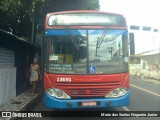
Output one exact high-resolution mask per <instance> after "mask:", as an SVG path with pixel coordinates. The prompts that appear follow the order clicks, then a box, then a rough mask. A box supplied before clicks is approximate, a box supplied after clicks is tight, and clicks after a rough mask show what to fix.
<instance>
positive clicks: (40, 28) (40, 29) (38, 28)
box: [37, 24, 44, 34]
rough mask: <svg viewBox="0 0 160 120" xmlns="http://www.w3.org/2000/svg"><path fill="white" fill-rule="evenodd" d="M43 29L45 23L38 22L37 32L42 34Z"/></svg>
mask: <svg viewBox="0 0 160 120" xmlns="http://www.w3.org/2000/svg"><path fill="white" fill-rule="evenodd" d="M42 31H44V25H42V24H38V25H37V34H40V33H41V32H42Z"/></svg>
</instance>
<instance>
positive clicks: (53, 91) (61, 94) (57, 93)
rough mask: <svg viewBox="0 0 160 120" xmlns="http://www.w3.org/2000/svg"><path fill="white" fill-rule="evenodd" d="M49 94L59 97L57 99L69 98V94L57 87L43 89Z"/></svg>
mask: <svg viewBox="0 0 160 120" xmlns="http://www.w3.org/2000/svg"><path fill="white" fill-rule="evenodd" d="M45 92H47V93H48V94H49V95H50V96H52V97H55V98H59V99H70V96H69V95H67V94H66V93H65V92H64V91H62V90H60V89H57V88H48V89H46V90H45Z"/></svg>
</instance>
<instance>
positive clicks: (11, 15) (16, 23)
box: [0, 0, 99, 40]
mask: <svg viewBox="0 0 160 120" xmlns="http://www.w3.org/2000/svg"><path fill="white" fill-rule="evenodd" d="M84 9H86V10H98V9H99V0H0V21H1V22H0V29H3V30H5V31H8V32H10V33H12V34H15V35H17V36H19V37H23V38H26V39H28V40H31V36H32V34H33V33H35V26H36V25H37V24H43V23H44V20H45V15H46V13H48V12H56V11H65V10H84ZM32 37H34V36H32Z"/></svg>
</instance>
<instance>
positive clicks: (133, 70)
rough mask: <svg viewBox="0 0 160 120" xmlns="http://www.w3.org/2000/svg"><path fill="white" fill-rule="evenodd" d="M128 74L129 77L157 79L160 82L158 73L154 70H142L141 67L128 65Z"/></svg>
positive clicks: (159, 73) (159, 72)
mask: <svg viewBox="0 0 160 120" xmlns="http://www.w3.org/2000/svg"><path fill="white" fill-rule="evenodd" d="M130 74H131V75H137V76H141V75H143V76H144V77H147V78H152V79H157V80H160V71H159V70H156V69H152V70H151V69H142V68H141V65H140V64H138V65H134V64H132V65H130Z"/></svg>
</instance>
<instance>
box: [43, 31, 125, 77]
mask: <svg viewBox="0 0 160 120" xmlns="http://www.w3.org/2000/svg"><path fill="white" fill-rule="evenodd" d="M45 46H46V53H47V54H46V71H48V72H51V73H66V74H109V73H120V72H126V71H128V49H127V47H128V41H127V31H126V30H111V29H107V28H106V29H74V30H73V29H69V28H66V29H65V30H48V31H47V32H46V45H45Z"/></svg>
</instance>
